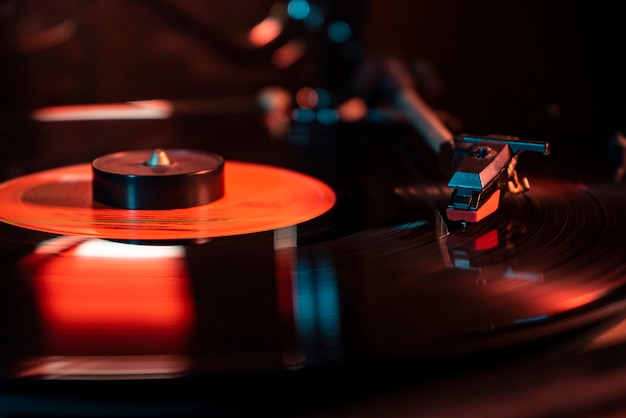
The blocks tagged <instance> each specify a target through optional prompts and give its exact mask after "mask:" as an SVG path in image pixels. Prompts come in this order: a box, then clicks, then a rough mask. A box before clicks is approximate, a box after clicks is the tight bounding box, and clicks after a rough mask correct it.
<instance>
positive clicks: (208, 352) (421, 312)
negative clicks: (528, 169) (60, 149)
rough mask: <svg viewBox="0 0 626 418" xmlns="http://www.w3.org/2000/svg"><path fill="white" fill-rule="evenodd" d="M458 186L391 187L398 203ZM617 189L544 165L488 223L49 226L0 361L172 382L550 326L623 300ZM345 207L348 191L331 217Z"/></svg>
mask: <svg viewBox="0 0 626 418" xmlns="http://www.w3.org/2000/svg"><path fill="white" fill-rule="evenodd" d="M71 170H72V171H73V170H75V168H72V169H71ZM448 192H449V191H448V190H447V189H446V188H443V187H410V188H404V189H403V188H402V187H398V188H397V189H396V193H397V194H398V196H399V197H400V198H401V200H403V201H404V203H405V208H406V207H413V208H415V207H416V205H415V203H414V202H413V203H411V202H410V200H411V199H417V200H418V201H420V202H422V203H423V202H424V201H430V202H441V201H443V198H444V197H445V196H446V195H447V193H448ZM616 192H617V190H616V188H614V187H612V186H602V185H592V186H589V185H588V186H585V185H582V184H577V183H568V182H565V181H558V180H540V179H539V180H538V181H535V182H534V185H533V188H532V189H531V190H530V191H528V192H527V193H525V194H520V195H506V196H505V197H504V198H503V200H502V202H501V208H500V209H499V211H498V212H496V214H494V215H492V216H491V217H489V218H487V219H485V220H484V222H480V223H477V224H468V225H463V224H461V223H457V222H448V221H447V220H446V219H445V217H444V216H443V215H442V214H444V213H445V212H444V211H443V208H444V207H445V205H441V207H437V205H426V206H427V207H429V208H430V209H429V210H427V211H416V212H414V216H413V217H412V218H410V219H408V218H407V217H406V214H405V216H404V220H403V221H402V222H397V221H393V220H392V219H389V220H388V221H386V222H383V223H381V224H379V225H377V226H371V227H368V228H364V229H361V230H359V231H356V232H354V233H350V234H345V235H342V236H336V237H331V238H328V239H324V240H318V241H313V242H309V243H305V244H302V243H299V239H298V235H299V231H305V233H306V228H300V226H299V225H298V224H290V223H288V224H287V225H285V226H281V227H276V228H265V229H263V230H260V231H257V232H250V233H245V234H230V235H225V236H216V237H212V239H209V240H205V241H202V242H196V243H193V244H192V243H187V244H185V245H180V244H177V243H176V242H175V241H173V242H172V243H171V244H170V245H163V243H162V242H159V243H158V245H157V243H155V244H153V245H146V244H142V245H137V244H130V243H128V242H117V241H111V240H109V239H106V238H101V237H93V236H89V235H62V234H61V235H59V234H52V235H50V236H49V239H48V240H42V241H40V242H39V243H38V244H37V245H36V248H34V249H32V250H28V251H27V252H25V253H24V254H21V255H20V256H19V257H16V259H15V262H14V264H10V265H9V267H10V271H11V277H12V280H10V281H6V282H3V284H2V286H3V289H2V294H3V295H4V296H3V298H4V302H5V303H3V304H2V306H3V310H4V315H3V316H2V318H4V320H3V323H2V324H1V325H2V326H1V329H2V330H3V341H5V343H4V345H3V346H2V349H3V350H4V353H3V356H2V359H3V361H2V365H1V367H2V369H3V372H4V373H5V374H8V375H11V376H14V377H29V378H38V379H41V378H44V379H70V380H84V379H96V380H102V379H106V380H111V379H113V380H119V379H123V380H127V379H131V380H133V379H146V378H166V379H179V378H182V377H185V376H187V377H190V376H198V375H200V376H211V375H222V374H224V373H241V372H246V373H259V372H264V371H281V370H283V371H284V370H301V369H305V370H307V369H309V370H310V369H320V368H322V369H325V368H331V369H334V368H336V367H339V366H343V367H345V366H364V367H365V366H372V365H375V364H385V363H388V362H392V363H398V362H399V363H405V364H406V363H410V362H414V361H425V360H428V359H441V358H451V357H452V356H458V355H466V354H469V353H476V352H485V351H489V350H493V349H497V348H502V347H506V346H512V345H515V344H519V343H523V342H528V341H533V340H537V339H541V338H545V337H548V336H554V335H557V334H559V333H561V332H565V331H568V330H572V329H575V328H577V327H581V326H583V325H586V324H589V323H591V322H593V321H597V320H599V319H603V318H606V317H608V316H610V315H612V314H614V313H615V312H617V311H618V310H619V309H622V308H623V307H624V306H623V305H624V303H623V301H622V296H623V286H624V280H625V279H626V274H625V273H626V272H625V270H624V266H623V263H622V261H621V259H620V255H619V252H616V251H615V250H614V249H615V248H624V247H623V246H624V245H626V225H625V224H624V222H623V221H622V217H621V216H619V214H620V213H623V211H624V210H625V209H626V202H624V199H622V198H621V196H620V195H619V194H618V193H616ZM379 203H380V202H379ZM341 207H342V195H341V194H340V195H339V198H338V201H337V205H336V207H335V208H334V209H333V210H331V211H330V212H328V215H329V216H328V217H324V222H325V223H326V225H325V226H326V227H327V228H331V227H332V226H333V225H332V223H333V222H341V221H342V219H345V218H344V216H345V213H344V212H342V211H339V212H336V211H337V210H338V209H337V208H341ZM318 219H321V218H318ZM11 228H14V227H11ZM4 245H6V246H10V244H8V243H7V242H6V240H5V243H4ZM16 248H17V247H16ZM12 260H13V259H12ZM9 318H13V319H10V320H9ZM15 318H16V319H15ZM24 329H28V330H31V331H30V332H29V333H27V334H24V332H23V330H24Z"/></svg>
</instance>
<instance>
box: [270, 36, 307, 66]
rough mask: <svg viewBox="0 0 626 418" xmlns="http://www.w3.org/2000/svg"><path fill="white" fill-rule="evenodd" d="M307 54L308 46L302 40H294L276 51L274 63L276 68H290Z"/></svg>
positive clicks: (273, 55)
mask: <svg viewBox="0 0 626 418" xmlns="http://www.w3.org/2000/svg"><path fill="white" fill-rule="evenodd" d="M305 52H306V44H305V43H304V42H303V41H301V40H298V39H293V40H291V41H289V42H287V43H286V44H285V45H283V46H281V47H280V48H278V49H277V50H276V51H274V53H273V54H272V63H273V64H274V66H275V67H276V68H280V69H284V68H288V67H290V66H292V65H293V64H295V63H296V62H297V61H298V60H299V59H300V58H302V57H303V56H304V53H305Z"/></svg>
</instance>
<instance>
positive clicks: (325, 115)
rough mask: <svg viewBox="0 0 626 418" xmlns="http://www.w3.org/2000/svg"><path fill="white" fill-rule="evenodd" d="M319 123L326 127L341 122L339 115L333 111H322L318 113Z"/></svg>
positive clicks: (326, 109) (327, 109) (325, 109)
mask: <svg viewBox="0 0 626 418" xmlns="http://www.w3.org/2000/svg"><path fill="white" fill-rule="evenodd" d="M317 121H318V122H319V123H321V124H324V125H332V124H334V123H337V122H338V121H339V114H338V113H337V111H336V110H333V109H329V108H324V109H320V111H319V112H317Z"/></svg>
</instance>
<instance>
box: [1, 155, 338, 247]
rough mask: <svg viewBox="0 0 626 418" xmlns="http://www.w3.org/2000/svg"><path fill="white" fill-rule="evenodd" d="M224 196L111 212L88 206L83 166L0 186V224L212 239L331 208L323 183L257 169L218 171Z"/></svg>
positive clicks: (88, 179)
mask: <svg viewBox="0 0 626 418" xmlns="http://www.w3.org/2000/svg"><path fill="white" fill-rule="evenodd" d="M224 179H225V184H224V188H225V193H224V197H222V198H221V199H219V200H217V201H215V202H212V203H208V204H205V205H201V206H195V207H191V208H184V209H169V210H130V209H116V208H111V207H107V206H104V205H100V204H97V203H94V202H93V200H92V189H91V185H92V172H91V165H90V164H80V165H73V166H68V167H62V168H57V169H52V170H47V171H42V172H38V173H33V174H29V175H26V176H22V177H19V178H16V179H13V180H9V181H7V182H5V183H3V184H1V185H0V220H1V221H3V222H5V223H8V224H11V225H15V226H19V227H22V228H27V229H32V230H37V231H42V232H48V233H53V234H64V235H81V236H90V237H98V238H109V239H129V240H167V239H195V238H212V237H220V236H229V235H239V234H247V233H254V232H260V231H267V230H273V229H277V228H283V227H287V226H291V225H295V224H298V223H302V222H305V221H308V220H311V219H313V218H315V217H317V216H320V215H322V214H323V213H325V212H327V211H328V210H329V209H330V208H332V206H333V205H334V203H335V201H336V197H335V193H334V192H333V190H332V189H331V188H330V187H329V186H328V185H326V184H325V183H323V182H321V181H319V180H317V179H315V178H313V177H310V176H307V175H305V174H302V173H298V172H294V171H291V170H287V169H284V168H279V167H273V166H268V165H262V164H254V163H245V162H238V161H228V162H226V163H225V164H224Z"/></svg>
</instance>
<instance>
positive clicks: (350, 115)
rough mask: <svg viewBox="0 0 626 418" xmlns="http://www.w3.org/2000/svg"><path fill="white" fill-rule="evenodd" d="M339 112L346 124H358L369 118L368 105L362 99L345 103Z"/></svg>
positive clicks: (339, 108) (352, 99) (349, 100)
mask: <svg viewBox="0 0 626 418" xmlns="http://www.w3.org/2000/svg"><path fill="white" fill-rule="evenodd" d="M337 112H338V113H339V118H340V119H341V120H343V121H344V122H356V121H358V120H361V119H364V118H365V117H366V116H367V104H366V103H365V100H363V99H361V98H360V97H353V98H351V99H348V100H346V101H345V102H343V103H342V104H341V105H340V106H339V107H338V108H337Z"/></svg>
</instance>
